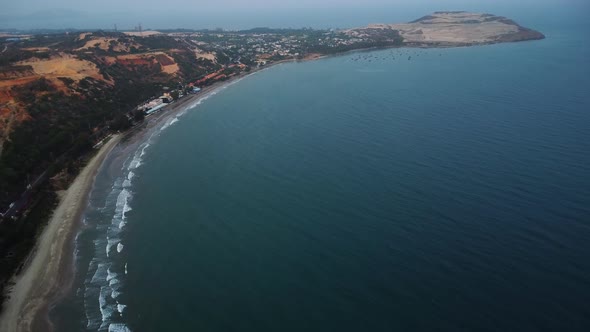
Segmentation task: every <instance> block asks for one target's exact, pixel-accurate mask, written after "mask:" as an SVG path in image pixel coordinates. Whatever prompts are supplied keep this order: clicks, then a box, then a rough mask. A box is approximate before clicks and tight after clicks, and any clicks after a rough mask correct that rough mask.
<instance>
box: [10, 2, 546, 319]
mask: <svg viewBox="0 0 590 332" xmlns="http://www.w3.org/2000/svg"><path fill="white" fill-rule="evenodd" d="M543 38H544V35H543V34H542V33H540V32H537V31H534V30H531V29H528V28H525V27H522V26H520V25H518V24H517V23H515V22H514V21H512V20H510V19H508V18H505V17H500V16H495V15H491V14H477V13H468V12H435V13H433V14H431V15H428V16H425V17H422V18H420V19H418V20H415V21H413V22H409V23H401V24H372V25H368V26H366V27H362V28H354V29H338V30H335V29H330V30H317V29H307V28H304V29H271V28H254V29H250V30H241V31H226V30H222V29H218V30H186V29H180V30H179V29H176V30H158V31H155V30H150V31H142V29H141V28H138V29H136V30H135V31H123V32H121V31H114V30H113V31H105V30H96V31H83V30H72V29H70V30H59V31H58V30H44V31H43V30H36V31H16V30H12V31H8V32H0V188H2V190H1V191H0V294H2V297H0V301H2V302H3V303H4V305H5V307H3V308H2V307H0V330H4V328H6V329H7V330H15V331H28V330H30V329H31V328H32V326H33V325H35V324H45V323H46V316H47V310H48V307H49V306H50V304H51V301H52V297H53V296H55V295H56V294H60V293H61V292H60V291H59V289H60V287H59V286H61V284H59V280H60V278H59V277H58V273H60V271H71V269H69V268H67V266H66V265H68V264H70V263H71V262H70V261H71V259H70V258H71V257H69V255H68V254H67V250H68V248H70V249H71V247H72V246H71V242H72V241H73V238H74V236H72V233H73V232H75V231H74V230H75V225H76V223H77V222H78V219H79V216H80V214H81V212H82V211H83V209H84V207H85V202H86V196H87V194H88V191H89V188H90V187H91V186H92V183H93V179H94V175H95V174H96V172H97V170H98V168H99V167H100V164H101V163H102V160H104V159H105V158H106V157H107V156H108V154H109V152H110V149H112V148H113V147H114V146H115V145H116V143H117V142H118V140H119V139H121V138H123V135H118V134H119V133H123V132H126V131H127V132H128V131H129V129H131V128H136V129H137V130H141V127H142V125H144V124H145V123H146V122H149V121H152V122H154V121H157V119H158V117H154V116H152V115H153V114H155V113H156V112H157V113H160V114H163V113H166V112H173V111H174V110H175V109H176V110H177V109H180V108H181V107H184V106H186V105H189V104H190V101H191V100H194V99H195V98H199V96H201V95H203V94H204V93H206V92H207V91H208V90H209V91H210V90H211V89H212V88H214V87H219V86H222V85H223V84H225V83H227V82H229V81H231V80H234V79H236V78H238V77H242V76H243V75H246V74H248V73H252V72H254V71H256V70H259V69H262V68H267V67H269V66H271V65H273V64H277V63H280V62H284V61H299V60H311V59H316V58H318V57H321V56H325V55H333V54H340V53H343V52H348V51H354V50H361V49H370V48H386V47H459V46H473V45H485V44H494V43H505V42H517V41H526V40H537V39H543ZM172 103H175V104H174V105H171V106H168V104H172ZM66 190H67V191H66ZM57 193H60V195H58V194H57ZM52 211H53V212H52ZM47 223H49V225H47ZM35 248H36V249H37V250H34V249H35ZM64 253H65V254H64ZM64 266H65V267H64ZM7 299H9V300H7Z"/></svg>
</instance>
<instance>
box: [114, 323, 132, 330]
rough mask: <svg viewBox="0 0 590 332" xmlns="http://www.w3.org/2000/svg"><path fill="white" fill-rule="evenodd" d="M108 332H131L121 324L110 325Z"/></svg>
mask: <svg viewBox="0 0 590 332" xmlns="http://www.w3.org/2000/svg"><path fill="white" fill-rule="evenodd" d="M109 332H131V330H130V329H129V328H128V327H127V325H125V324H123V323H112V324H110V325H109Z"/></svg>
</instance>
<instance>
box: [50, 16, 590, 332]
mask: <svg viewBox="0 0 590 332" xmlns="http://www.w3.org/2000/svg"><path fill="white" fill-rule="evenodd" d="M515 19H517V21H518V17H515ZM560 19H561V22H562V23H563V24H555V23H556V22H557V21H556V20H557V19H556V18H553V19H552V21H551V22H550V24H546V25H544V21H537V22H534V20H532V19H531V20H530V21H529V22H526V23H527V25H529V26H530V27H532V28H535V29H538V30H540V31H542V32H543V33H545V34H546V35H547V39H546V40H543V41H535V42H524V43H517V44H503V45H494V46H485V47H471V48H456V49H428V50H415V49H392V50H381V51H373V52H361V53H351V54H347V55H343V56H339V57H333V58H327V59H322V60H319V61H313V62H306V63H289V64H284V65H280V66H277V67H274V68H271V69H269V70H266V71H263V72H260V73H257V74H255V75H252V76H250V77H247V78H245V79H243V80H241V81H240V82H237V83H235V84H233V85H231V86H229V87H227V88H226V89H224V90H221V91H220V92H219V93H218V94H217V95H215V96H211V97H210V98H208V99H207V100H205V101H203V102H202V103H201V104H200V105H198V106H197V107H195V108H193V109H190V110H188V111H187V112H186V113H185V114H184V115H182V116H180V117H178V118H171V119H169V120H168V121H167V122H165V123H163V124H162V125H163V127H164V128H163V129H162V130H160V129H159V128H158V129H156V130H153V131H150V132H148V133H146V134H145V135H144V136H142V137H138V138H137V140H132V141H130V142H127V143H125V144H124V145H123V146H122V147H120V148H119V150H118V151H116V153H115V154H114V155H113V156H112V157H111V158H110V159H109V160H108V161H107V163H106V164H105V167H104V168H103V170H102V171H101V173H100V174H99V176H98V178H97V183H96V186H95V189H94V191H93V193H92V197H91V200H90V206H89V209H88V211H87V213H86V227H85V229H84V230H83V231H82V233H81V234H80V236H79V237H78V240H77V253H76V255H77V262H78V265H77V269H78V273H77V279H76V282H75V287H74V294H72V295H71V296H70V297H69V298H68V299H67V301H66V303H67V304H62V305H61V306H59V307H58V309H57V310H56V311H55V312H54V317H56V318H57V319H58V324H60V325H59V326H62V327H63V329H61V330H65V331H78V330H80V329H84V328H85V329H88V330H97V329H101V330H108V329H109V328H111V329H112V330H124V328H130V329H131V330H133V331H164V330H167V331H199V330H200V331H261V330H264V331H276V330H282V331H301V330H317V331H359V330H370V331H392V330H402V331H410V330H412V331H415V330H419V331H432V330H443V331H456V330H460V329H465V330H479V331H560V330H561V331H587V330H588V327H589V326H590V318H589V317H590V306H588V299H589V298H590V260H589V259H588V257H590V242H589V241H588V239H589V238H590V166H589V165H590V154H589V153H588V152H589V151H590V130H589V129H590V128H589V126H590V113H589V112H588V109H590V95H589V94H588V91H590V89H589V87H590V75H589V74H590V64H589V63H588V58H589V56H590V47H589V46H588V44H587V43H586V31H590V30H588V28H590V26H588V25H587V23H583V22H580V21H572V20H571V19H570V18H569V17H566V16H563V17H560ZM584 24H585V25H584ZM584 27H585V28H584ZM400 52H401V53H403V55H400ZM410 55H411V57H412V59H411V60H408V56H410ZM393 57H395V60H393ZM359 58H360V59H359ZM355 59H356V60H355ZM160 127H162V126H160ZM131 173H132V174H131ZM107 236H108V240H107ZM120 313H122V314H120Z"/></svg>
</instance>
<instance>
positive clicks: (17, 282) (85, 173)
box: [0, 135, 121, 331]
mask: <svg viewBox="0 0 590 332" xmlns="http://www.w3.org/2000/svg"><path fill="white" fill-rule="evenodd" d="M120 139H121V135H113V136H112V137H111V139H110V140H109V141H108V142H106V143H105V144H104V145H103V147H102V148H100V150H99V151H98V152H97V153H96V155H94V156H93V157H92V158H91V159H90V161H89V162H88V164H87V165H86V166H84V168H83V169H82V171H81V172H80V174H78V175H77V176H76V178H75V179H74V181H73V182H72V184H71V185H70V186H69V187H68V189H67V190H66V192H65V193H64V194H63V196H62V197H61V199H60V201H59V204H58V206H57V208H56V209H55V210H54V211H53V214H52V216H51V218H50V219H49V222H48V224H47V225H46V226H45V227H44V229H43V231H42V233H41V234H40V236H39V238H38V239H37V244H36V245H35V248H34V249H33V251H32V252H31V253H30V254H29V258H27V265H26V267H25V269H24V270H23V271H22V272H21V274H20V275H16V276H14V277H13V278H14V279H13V280H14V285H13V286H12V287H11V288H10V290H9V291H8V292H7V293H8V295H9V299H8V300H7V301H6V303H5V309H4V310H3V312H2V315H0V330H2V331H31V330H33V329H35V330H39V329H40V330H44V329H45V327H43V328H41V326H40V324H45V323H48V325H47V328H48V329H50V330H51V323H50V321H49V320H48V317H47V315H46V314H45V313H46V312H48V310H49V306H50V305H51V304H52V303H53V301H54V300H55V299H58V298H59V297H58V296H59V294H61V293H63V291H64V287H63V286H65V285H64V284H63V283H62V277H63V275H62V273H61V272H62V271H64V269H67V268H69V267H70V266H71V264H70V263H71V261H72V255H71V254H72V253H71V252H70V251H68V250H66V249H67V248H68V247H69V246H71V244H72V243H73V239H74V236H75V234H76V232H75V230H76V227H75V226H76V225H77V224H78V222H79V219H80V216H81V215H82V213H83V212H84V210H85V208H86V204H87V202H88V200H87V198H88V194H89V193H90V190H91V189H92V187H93V184H94V179H95V177H96V174H97V172H98V171H99V170H100V168H101V166H102V164H103V162H104V160H105V159H106V157H107V156H108V155H109V154H110V153H111V151H112V150H113V148H114V147H115V146H117V144H118V143H119V141H120ZM66 285H67V284H66ZM46 317H47V318H46Z"/></svg>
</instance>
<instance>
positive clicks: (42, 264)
mask: <svg viewBox="0 0 590 332" xmlns="http://www.w3.org/2000/svg"><path fill="white" fill-rule="evenodd" d="M315 59H317V58H314V59H309V60H293V59H289V60H281V61H277V62H274V63H272V64H269V65H267V66H264V67H262V68H257V69H256V70H252V71H251V72H248V73H242V74H239V75H236V76H234V77H232V78H230V79H228V80H226V81H221V82H216V83H213V84H212V85H209V86H206V87H204V88H203V89H202V90H201V92H200V93H198V94H195V95H190V96H186V97H185V98H183V99H181V100H179V101H176V102H174V103H172V104H171V105H169V106H168V107H166V108H164V109H163V110H162V111H161V112H158V113H155V114H154V115H153V116H150V117H147V118H146V120H145V122H144V123H142V124H141V125H139V126H136V127H133V128H131V129H130V130H128V131H127V132H122V133H119V134H115V135H113V136H112V137H111V139H110V140H109V141H108V142H106V143H105V144H104V145H103V146H102V147H101V148H100V149H99V150H98V152H97V153H96V155H95V156H93V157H92V158H91V159H90V161H89V162H88V164H87V165H86V166H84V168H83V169H82V171H81V172H80V173H79V174H78V175H77V176H76V178H75V179H74V181H73V182H72V184H71V185H70V186H69V187H68V189H67V190H66V191H65V193H64V195H63V196H62V197H61V198H60V201H59V203H58V206H57V207H56V208H55V209H54V211H53V214H52V216H51V218H50V219H49V221H48V223H47V225H46V226H45V227H44V229H43V231H42V233H41V234H40V235H39V237H38V238H37V240H36V242H37V243H36V244H35V247H34V249H33V251H32V252H31V253H30V254H29V257H28V258H27V260H26V263H25V268H24V269H23V270H22V271H21V273H20V274H18V275H15V276H13V281H14V284H13V286H12V287H11V288H10V289H9V290H8V291H7V295H8V299H7V301H6V302H5V303H4V305H5V307H4V310H3V311H2V313H1V314H0V330H1V331H46V330H49V331H53V330H54V326H53V322H52V321H51V319H50V316H49V312H50V310H51V307H52V306H53V305H54V304H56V303H57V302H59V301H60V299H61V298H63V296H65V295H66V294H67V293H68V292H69V291H70V290H71V286H72V282H73V277H74V273H75V266H74V257H73V254H74V253H73V247H74V243H75V242H74V241H75V238H76V235H77V233H78V232H79V230H80V228H79V227H78V226H79V223H80V218H81V216H82V214H83V213H84V211H85V209H86V206H87V204H88V196H89V194H90V192H91V190H92V188H93V187H94V181H95V178H96V174H98V172H99V171H100V169H101V168H102V165H103V162H104V161H105V160H106V158H107V157H108V156H109V155H110V154H111V152H112V150H113V148H114V147H116V146H117V145H118V143H120V142H121V141H122V140H126V139H133V138H134V137H140V136H141V135H140V134H142V133H145V132H147V131H149V130H152V129H153V128H154V127H157V126H158V125H159V124H161V123H165V121H166V120H168V119H169V118H170V117H173V116H176V115H178V113H180V112H183V111H186V110H188V109H190V108H192V107H194V105H191V103H197V102H198V101H199V100H201V99H203V98H208V97H209V96H211V94H212V93H214V92H216V91H219V90H221V89H224V88H226V87H227V86H229V85H231V84H233V83H236V82H237V81H239V80H241V79H243V78H245V77H248V76H250V75H253V74H255V73H257V72H260V71H263V70H265V69H269V68H272V67H274V66H276V65H279V64H283V63H288V62H301V61H310V60H315Z"/></svg>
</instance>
